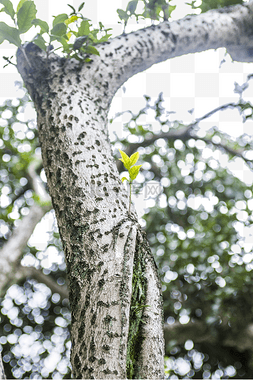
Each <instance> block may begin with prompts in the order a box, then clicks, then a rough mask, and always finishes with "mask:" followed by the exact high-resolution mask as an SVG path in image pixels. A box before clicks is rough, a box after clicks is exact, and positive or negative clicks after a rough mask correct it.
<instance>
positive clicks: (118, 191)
mask: <svg viewBox="0 0 253 380" xmlns="http://www.w3.org/2000/svg"><path fill="white" fill-rule="evenodd" d="M24 49H25V53H26V54H24V52H23V51H22V49H20V50H19V51H18V56H17V58H18V68H19V72H20V73H21V75H22V77H23V79H24V81H25V84H26V86H27V88H28V90H29V92H30V94H31V96H32V99H33V100H34V103H35V107H36V111H37V124H38V130H39V137H40V143H41V148H42V157H43V164H44V168H45V172H46V175H47V180H48V186H49V190H50V195H51V197H52V204H53V207H54V209H55V212H56V217H57V221H58V226H59V231H60V235H61V239H62V242H63V247H64V251H65V257H66V263H67V271H68V278H69V298H70V304H71V311H72V324H71V326H72V327H71V337H72V338H71V339H72V353H71V363H72V368H73V377H74V378H96V379H102V378H121V379H123V378H126V377H133V378H136V376H137V374H138V377H142V378H163V377H164V368H163V356H164V338H163V312H162V299H161V290H160V283H159V279H158V275H157V269H156V266H155V264H154V260H153V257H152V255H151V252H150V249H149V247H148V243H147V240H146V237H145V235H143V233H142V231H141V228H140V226H139V224H138V221H137V218H136V214H135V212H134V210H131V213H128V202H129V200H128V196H127V193H126V191H125V189H124V186H123V185H122V183H121V180H120V178H119V174H118V171H117V168H116V164H115V161H114V158H113V156H112V151H111V146H110V142H109V139H108V131H107V113H108V108H109V104H110V100H111V98H112V95H113V93H112V92H110V90H108V89H109V87H110V86H109V83H110V82H109V80H110V78H111V77H112V73H111V67H110V66H109V64H108V63H106V62H103V59H101V62H100V64H99V65H97V64H94V63H89V64H87V63H85V64H83V63H81V64H80V63H79V62H76V61H74V60H72V61H70V62H66V61H65V60H64V59H60V58H59V57H57V56H54V55H52V56H51V57H50V59H49V60H47V59H46V57H45V55H44V53H43V52H42V51H41V50H40V49H39V48H38V47H37V46H35V45H33V44H27V45H26V46H25V47H24ZM27 59H28V60H29V65H28V62H27ZM108 91H109V94H111V96H108ZM143 295H144V297H143ZM147 305H148V306H147ZM147 348H148V350H149V351H148V352H146V350H147Z"/></svg>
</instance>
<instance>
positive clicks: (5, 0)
mask: <svg viewBox="0 0 253 380" xmlns="http://www.w3.org/2000/svg"><path fill="white" fill-rule="evenodd" d="M0 3H1V4H3V5H4V8H3V9H1V12H5V13H7V15H9V16H11V18H12V19H14V15H15V11H14V9H13V5H12V2H11V1H10V0H0Z"/></svg>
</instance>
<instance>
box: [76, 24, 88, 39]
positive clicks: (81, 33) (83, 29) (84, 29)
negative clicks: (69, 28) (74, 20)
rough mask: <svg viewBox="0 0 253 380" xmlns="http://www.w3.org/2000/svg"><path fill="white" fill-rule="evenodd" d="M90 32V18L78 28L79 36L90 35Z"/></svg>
mask: <svg viewBox="0 0 253 380" xmlns="http://www.w3.org/2000/svg"><path fill="white" fill-rule="evenodd" d="M89 33H90V24H89V21H88V20H85V21H82V22H81V25H80V26H79V28H78V37H79V36H88V34H89Z"/></svg>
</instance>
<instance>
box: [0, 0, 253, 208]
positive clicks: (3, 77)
mask: <svg viewBox="0 0 253 380" xmlns="http://www.w3.org/2000/svg"><path fill="white" fill-rule="evenodd" d="M128 1H129V0H108V1H105V0H86V1H85V6H84V8H83V10H82V12H83V14H84V15H85V16H86V17H88V18H90V19H91V21H92V23H93V24H96V23H98V22H99V21H101V22H102V23H103V24H104V25H105V27H106V28H112V29H113V30H112V31H111V33H113V35H118V34H121V33H122V31H123V26H122V25H121V24H119V22H118V21H119V19H118V15H117V12H116V10H117V8H122V9H126V6H127V3H128ZM18 2H19V0H13V5H14V8H15V7H16V6H17V4H18ZM81 2H82V1H81V0H61V1H59V0H35V3H36V8H37V11H38V13H37V18H40V19H42V20H46V21H47V22H48V23H49V25H51V24H52V15H57V14H59V13H70V12H71V10H70V8H69V7H68V6H67V4H71V5H73V6H74V7H75V8H76V9H77V8H78V6H79V5H80V4H81ZM174 3H175V4H177V8H176V10H175V11H174V12H173V19H178V18H182V17H184V16H185V15H186V14H187V13H192V12H193V11H192V10H191V8H190V7H189V6H187V5H185V4H184V0H174V1H173V2H172V4H174ZM0 21H5V22H6V23H9V22H10V21H11V19H10V18H9V17H8V16H7V15H5V14H4V13H0ZM148 25H150V21H149V20H145V21H142V22H140V24H139V25H136V22H135V19H134V20H133V21H130V22H129V26H128V27H127V29H126V32H130V31H132V30H134V29H138V28H139V27H140V26H141V27H145V26H148ZM36 31H38V29H35V28H32V30H31V31H30V32H29V34H28V33H27V37H26V38H27V40H28V39H29V38H32V37H34V35H35V34H36ZM15 50H16V49H15V47H13V45H10V44H9V43H7V42H4V43H3V44H2V45H0V51H1V54H0V101H2V100H5V99H6V98H16V97H17V94H18V93H17V89H16V88H15V86H14V82H15V81H16V80H19V81H21V77H20V75H19V74H18V73H17V71H16V69H15V67H14V66H11V65H8V66H7V67H5V68H3V65H4V64H5V63H6V62H5V61H4V60H3V58H2V56H8V57H10V56H11V55H15ZM222 60H225V62H224V63H223V64H222V65H220V63H221V61H222ZM251 73H253V64H252V63H250V64H249V63H238V62H232V61H231V58H230V56H228V55H226V54H225V49H219V50H217V51H213V50H209V51H207V52H202V53H196V54H188V55H186V56H182V57H178V58H173V59H170V60H168V61H165V62H163V63H160V64H156V65H154V66H152V67H151V68H150V69H149V70H147V71H145V72H143V73H140V74H137V75H135V76H134V77H133V78H131V79H129V80H128V81H127V82H126V83H125V84H124V87H125V91H123V90H122V89H120V90H119V91H118V92H117V94H116V96H115V98H114V100H113V102H112V105H111V111H110V116H113V115H115V113H117V112H121V111H124V110H128V109H131V110H132V111H133V112H138V111H139V110H140V109H141V108H142V107H143V106H144V105H145V100H144V98H143V95H144V94H146V95H149V96H151V97H152V99H153V100H155V99H157V97H158V95H159V93H160V92H163V95H164V100H165V107H166V110H167V111H176V114H175V115H171V120H173V118H174V119H178V120H182V121H183V122H186V123H189V122H191V121H192V120H193V119H195V118H198V117H201V116H202V115H204V114H205V113H207V112H209V111H211V110H212V109H214V108H216V107H218V106H220V105H222V104H225V103H228V102H231V101H232V102H233V101H234V102H236V101H237V100H238V94H235V93H234V92H233V90H234V82H237V83H238V84H239V85H242V83H244V82H245V81H246V78H247V75H248V74H251ZM244 99H246V100H250V101H251V102H252V103H253V80H252V81H251V82H250V86H249V88H248V89H247V90H246V91H245V92H244ZM193 108H194V112H193V114H192V115H191V114H190V113H189V112H188V111H189V110H191V109H193ZM31 112H32V111H31V110H29V107H28V109H27V111H26V114H25V115H24V118H25V119H27V118H31V117H35V115H34V113H31ZM126 120H127V116H123V117H120V118H118V119H117V120H116V121H115V122H114V124H113V128H114V129H115V130H116V132H117V134H118V136H119V137H120V136H122V133H123V128H122V127H123V122H124V121H126ZM146 121H147V122H149V121H153V119H152V118H150V119H149V117H147V118H146ZM200 126H201V129H202V130H206V129H209V128H211V127H212V126H218V127H219V128H220V129H221V130H222V131H224V132H227V133H229V134H231V135H233V136H234V137H235V138H236V136H238V135H241V134H243V133H249V134H251V133H252V131H253V128H252V127H253V121H247V122H246V123H244V124H242V119H241V117H240V116H239V114H238V111H237V110H234V111H232V110H227V111H223V112H219V113H216V114H215V115H213V116H212V117H211V118H208V119H207V120H206V121H205V122H202V123H201V124H200ZM110 132H111V133H112V132H113V130H112V126H110ZM216 158H217V159H218V160H219V162H220V163H221V164H222V162H223V159H224V158H225V155H224V154H222V153H221V152H219V153H218V157H216ZM224 165H225V161H224ZM230 168H231V165H230ZM232 169H233V172H234V173H235V174H236V175H237V176H238V177H239V178H240V179H242V180H244V181H245V182H246V183H247V184H250V185H251V184H252V183H253V173H252V172H250V171H249V169H248V168H247V167H246V165H245V164H244V163H243V161H242V160H241V159H238V160H236V162H235V163H234V164H233V168H232ZM137 203H138V205H140V199H138V202H137ZM144 203H145V202H144ZM136 206H137V205H136ZM143 206H144V207H146V206H147V204H146V203H145V204H144V205H143V204H142V205H141V208H142V207H143ZM141 208H140V209H139V207H138V209H139V210H138V213H139V215H140V214H142V212H141Z"/></svg>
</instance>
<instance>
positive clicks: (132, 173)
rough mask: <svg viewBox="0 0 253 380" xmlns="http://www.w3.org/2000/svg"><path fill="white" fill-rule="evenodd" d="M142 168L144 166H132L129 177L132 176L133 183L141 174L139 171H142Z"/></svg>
mask: <svg viewBox="0 0 253 380" xmlns="http://www.w3.org/2000/svg"><path fill="white" fill-rule="evenodd" d="M141 167H142V165H136V166H132V167H131V168H130V169H129V170H128V172H129V175H130V178H131V180H132V181H133V180H134V179H135V178H136V177H137V175H138V174H139V171H140V168H141Z"/></svg>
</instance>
